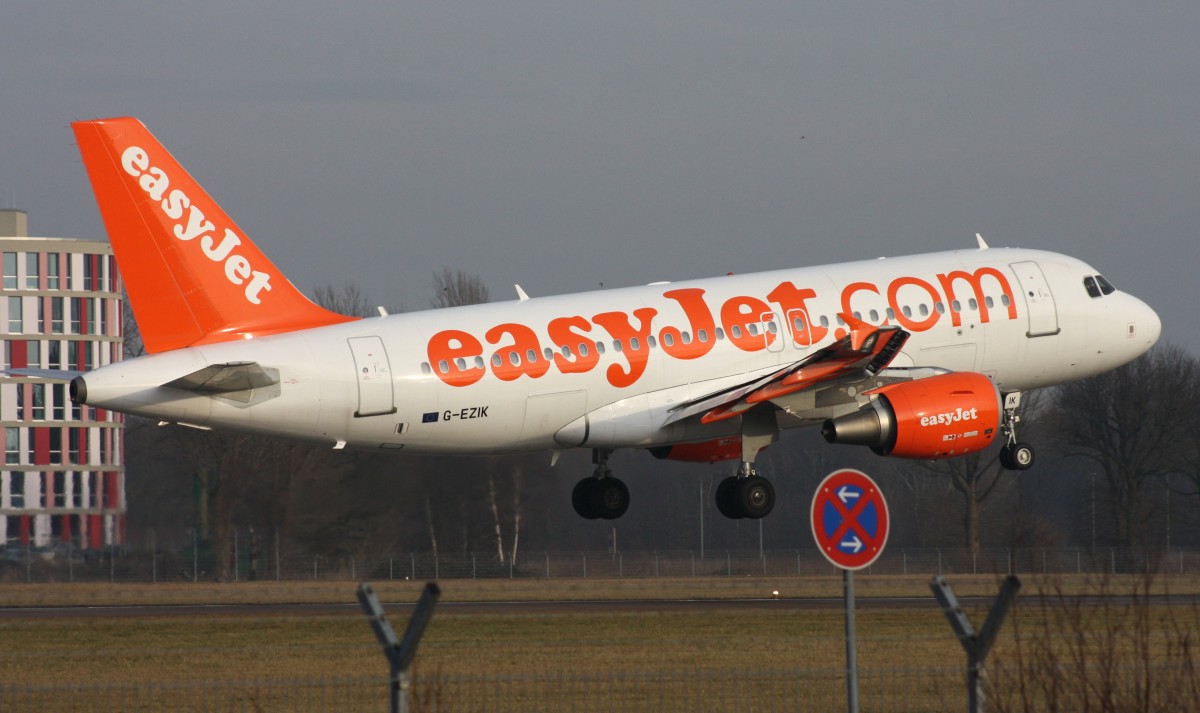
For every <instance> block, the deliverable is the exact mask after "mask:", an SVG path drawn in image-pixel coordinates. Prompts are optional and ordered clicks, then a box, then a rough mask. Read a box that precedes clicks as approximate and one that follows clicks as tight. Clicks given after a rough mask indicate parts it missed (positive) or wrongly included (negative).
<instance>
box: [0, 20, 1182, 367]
mask: <svg viewBox="0 0 1200 713" xmlns="http://www.w3.org/2000/svg"><path fill="white" fill-rule="evenodd" d="M0 92H2V93H0V207H8V208H11V207H16V208H21V209H23V210H26V211H28V212H29V214H30V215H29V219H30V228H31V232H32V233H33V234H35V235H54V236H71V237H82V238H98V237H102V236H103V235H104V232H103V226H102V224H101V221H100V217H99V214H98V213H97V210H96V207H95V203H94V200H93V198H92V195H91V191H90V188H89V186H88V183H87V179H86V176H85V174H84V170H83V167H82V165H81V164H80V163H79V157H78V153H77V151H76V149H75V147H74V144H73V136H72V134H71V131H70V128H69V123H70V122H71V121H72V120H77V119H86V118H95V117H104V116H120V115H134V116H137V117H138V118H140V119H141V120H142V121H143V122H145V123H146V125H147V126H148V127H149V128H150V130H151V131H152V132H154V133H155V135H156V136H157V137H158V138H159V139H160V140H161V141H162V142H163V143H164V144H165V145H166V146H167V148H168V149H169V150H170V151H171V152H172V153H173V154H174V155H175V157H176V158H177V159H179V161H180V162H181V163H182V164H183V165H184V166H185V167H187V168H188V170H189V171H190V172H191V173H192V175H193V176H195V177H196V178H197V179H198V180H199V181H200V182H201V183H202V184H203V185H204V186H205V187H206V188H207V189H208V191H209V192H210V193H211V194H212V195H213V197H214V198H216V199H217V201H218V202H220V203H221V204H222V206H223V207H224V208H225V209H226V211H227V212H228V213H229V214H230V215H231V216H232V217H233V219H234V220H236V221H237V222H238V223H239V224H240V225H241V227H242V228H243V230H244V231H245V232H246V233H247V234H248V235H249V236H250V237H251V238H252V239H253V240H254V241H256V242H257V243H258V244H259V245H260V247H262V248H263V250H264V251H265V252H266V253H267V254H268V255H269V256H270V257H271V259H272V260H273V261H274V262H275V263H276V264H277V265H278V266H279V268H280V269H281V270H283V271H284V272H285V273H286V274H287V275H288V276H289V277H290V278H291V279H292V281H293V282H295V283H296V284H297V285H298V286H299V287H300V288H301V289H303V290H305V291H306V292H309V293H310V294H311V293H312V291H313V289H314V288H315V287H317V286H319V285H325V284H331V285H335V286H337V285H341V284H342V283H345V282H353V283H357V284H358V285H359V286H360V287H361V288H362V289H363V290H364V291H365V292H366V293H367V295H368V296H369V297H370V299H371V300H372V301H374V302H376V303H382V304H388V305H395V306H402V307H404V308H406V309H420V308H425V307H427V306H428V304H429V300H430V296H431V293H432V275H433V273H434V272H435V271H437V270H439V269H441V268H442V267H453V268H462V269H465V270H468V271H470V272H474V273H477V274H479V275H480V276H481V277H483V278H484V280H485V281H486V282H487V284H488V285H489V286H490V288H491V290H492V294H493V297H494V298H505V299H508V298H510V297H513V296H515V293H514V292H513V290H512V287H511V285H512V284H513V283H515V282H519V283H520V284H521V285H522V286H523V287H524V288H525V290H526V291H527V292H529V293H530V294H532V295H543V294H552V293H562V292H571V291H576V290H582V289H590V288H593V287H596V286H597V285H598V284H600V283H603V284H604V285H605V286H621V285H630V284H641V283H646V282H650V281H654V280H677V279H685V278H689V277H701V276H707V275H713V274H723V273H725V272H729V271H734V272H739V273H744V272H751V271H755V270H761V269H768V268H776V267H783V266H800V265H810V264H820V263H827V262H837V261H843V260H855V259H862V258H871V257H877V256H880V255H900V254H906V253H914V252H926V251H933V250H943V249H953V248H959V247H971V246H973V245H974V240H975V239H974V234H975V232H977V231H978V232H981V233H983V235H984V237H985V238H986V239H987V240H988V241H989V242H990V243H991V244H992V245H997V246H998V245H1012V246H1021V247H1031V248H1041V249H1047V250H1054V251H1059V252H1064V253H1069V254H1071V255H1074V256H1076V257H1079V258H1081V259H1083V260H1086V261H1087V262H1089V263H1091V264H1092V265H1093V266H1095V267H1096V268H1097V269H1098V270H1099V271H1100V272H1102V273H1103V274H1105V276H1107V277H1108V278H1109V279H1110V280H1111V281H1112V282H1113V283H1114V284H1115V285H1117V286H1118V287H1119V288H1121V289H1124V290H1126V291H1129V292H1132V293H1134V294H1136V295H1138V296H1139V297H1142V298H1143V299H1145V300H1146V301H1147V302H1149V303H1150V304H1151V305H1152V306H1153V307H1155V308H1156V309H1157V310H1158V312H1159V314H1160V315H1161V316H1162V317H1163V323H1164V334H1165V338H1166V339H1168V340H1170V341H1173V342H1175V343H1177V344H1181V345H1183V346H1185V347H1187V348H1189V349H1190V350H1192V352H1193V353H1200V335H1198V331H1200V318H1198V317H1197V311H1198V310H1197V308H1196V302H1197V288H1196V278H1195V272H1196V270H1197V263H1198V260H1197V258H1198V257H1200V243H1198V242H1197V231H1198V229H1200V3H1197V2H1195V0H1186V1H1181V2H1154V1H1151V0H1146V1H1144V2H1121V3H1112V2H1095V1H1089V2H1069V1H1062V0H1057V1H1056V2H1052V3H1047V2H1044V1H1040V0H1039V1H1038V2H1008V3H962V2H895V0H891V1H889V2H845V0H834V1H828V0H816V1H804V2H795V1H794V0H793V1H791V2H779V3H764V2H738V3H732V2H728V1H722V2H716V3H709V2H698V1H695V0H693V1H691V2H656V1H651V2H645V0H641V1H639V2H630V3H620V2H605V3H590V2H561V1H560V2H545V3H509V2H497V1H495V0H489V1H487V2H478V3H477V2H452V1H448V2H437V3H427V2H422V3H386V4H385V3H360V4H356V3H353V2H339V3H329V4H319V3H314V2H308V1H305V0H298V1H293V2H286V3H283V2H280V3H267V2H260V3H254V4H253V5H252V6H251V7H246V3H245V2H244V1H243V0H239V1H238V2H229V1H227V0H216V1H212V0H210V1H208V2H203V3H180V4H175V3H170V2H161V1H159V2H153V3H144V2H93V1H88V2H82V1H70V0H64V1H51V2H47V1H45V0H39V1H37V2H26V1H24V0H5V2H4V3H3V6H2V7H0Z"/></svg>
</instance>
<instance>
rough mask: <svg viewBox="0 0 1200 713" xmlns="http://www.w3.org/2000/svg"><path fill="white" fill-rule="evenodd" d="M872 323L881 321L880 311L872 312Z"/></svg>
mask: <svg viewBox="0 0 1200 713" xmlns="http://www.w3.org/2000/svg"><path fill="white" fill-rule="evenodd" d="M871 321H872V322H878V321H879V310H875V309H873V310H871Z"/></svg>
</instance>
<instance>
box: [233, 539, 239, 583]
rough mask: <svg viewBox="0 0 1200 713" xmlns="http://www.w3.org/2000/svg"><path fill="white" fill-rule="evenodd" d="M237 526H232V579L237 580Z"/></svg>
mask: <svg viewBox="0 0 1200 713" xmlns="http://www.w3.org/2000/svg"><path fill="white" fill-rule="evenodd" d="M237 545H238V543H237V528H236V527H235V528H233V581H234V582H236V581H238V551H237Z"/></svg>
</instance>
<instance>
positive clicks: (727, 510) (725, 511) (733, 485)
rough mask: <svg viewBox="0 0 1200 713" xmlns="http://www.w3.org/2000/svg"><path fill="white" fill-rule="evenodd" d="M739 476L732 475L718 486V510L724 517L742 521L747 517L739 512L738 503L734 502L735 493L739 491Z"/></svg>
mask: <svg viewBox="0 0 1200 713" xmlns="http://www.w3.org/2000/svg"><path fill="white" fill-rule="evenodd" d="M737 486H738V479H737V476H734V475H731V476H729V477H728V478H725V479H724V480H722V481H721V482H720V483H718V484H717V497H716V500H717V510H719V511H720V512H721V514H722V515H724V516H725V517H727V518H729V519H730V520H740V519H742V518H743V517H745V515H743V514H742V513H741V511H740V510H738V507H737V503H735V502H734V501H733V494H734V491H735V490H736V489H737Z"/></svg>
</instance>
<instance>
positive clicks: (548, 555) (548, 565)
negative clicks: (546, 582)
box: [542, 552, 550, 579]
mask: <svg viewBox="0 0 1200 713" xmlns="http://www.w3.org/2000/svg"><path fill="white" fill-rule="evenodd" d="M542 554H544V555H546V579H550V553H549V552H542Z"/></svg>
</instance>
